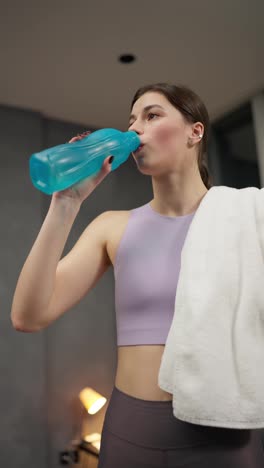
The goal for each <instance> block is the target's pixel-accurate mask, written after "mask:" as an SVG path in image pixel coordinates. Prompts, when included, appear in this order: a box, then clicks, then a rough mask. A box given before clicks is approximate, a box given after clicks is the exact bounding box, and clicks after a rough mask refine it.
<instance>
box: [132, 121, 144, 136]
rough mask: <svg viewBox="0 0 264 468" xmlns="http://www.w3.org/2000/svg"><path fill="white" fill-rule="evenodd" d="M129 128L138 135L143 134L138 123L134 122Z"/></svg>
mask: <svg viewBox="0 0 264 468" xmlns="http://www.w3.org/2000/svg"><path fill="white" fill-rule="evenodd" d="M129 130H133V132H136V133H137V134H138V135H142V134H143V130H142V128H140V126H139V125H138V124H135V123H134V124H132V125H130V127H129Z"/></svg>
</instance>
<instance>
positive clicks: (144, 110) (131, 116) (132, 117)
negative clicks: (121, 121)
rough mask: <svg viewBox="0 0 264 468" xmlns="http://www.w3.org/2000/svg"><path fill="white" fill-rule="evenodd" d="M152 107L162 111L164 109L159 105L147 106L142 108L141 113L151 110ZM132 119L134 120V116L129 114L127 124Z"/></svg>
mask: <svg viewBox="0 0 264 468" xmlns="http://www.w3.org/2000/svg"><path fill="white" fill-rule="evenodd" d="M152 107H159V108H160V109H163V110H164V108H163V107H162V106H160V105H159V104H150V105H149V106H146V107H144V109H143V112H147V111H148V110H150V109H152ZM134 118H135V115H134V114H131V115H130V117H129V123H130V120H131V119H134Z"/></svg>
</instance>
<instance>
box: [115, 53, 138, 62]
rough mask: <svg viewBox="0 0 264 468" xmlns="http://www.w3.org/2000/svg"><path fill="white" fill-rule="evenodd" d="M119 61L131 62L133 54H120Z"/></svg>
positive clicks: (134, 58) (133, 59) (133, 57)
mask: <svg viewBox="0 0 264 468" xmlns="http://www.w3.org/2000/svg"><path fill="white" fill-rule="evenodd" d="M118 60H119V62H121V63H132V62H134V61H135V60H136V57H135V55H133V54H122V55H120V56H119V58H118Z"/></svg>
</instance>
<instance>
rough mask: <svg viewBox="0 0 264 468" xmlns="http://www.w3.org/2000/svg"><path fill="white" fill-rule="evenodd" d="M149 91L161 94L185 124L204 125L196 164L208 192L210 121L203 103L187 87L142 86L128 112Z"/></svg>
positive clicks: (161, 84) (162, 84)
mask: <svg viewBox="0 0 264 468" xmlns="http://www.w3.org/2000/svg"><path fill="white" fill-rule="evenodd" d="M149 91H155V92H158V93H161V94H163V95H164V96H165V97H166V98H167V99H168V101H169V102H170V103H171V104H172V105H173V106H174V107H176V109H178V110H179V111H180V112H181V114H182V115H183V117H184V118H185V119H186V121H187V122H189V123H195V122H201V123H202V124H203V125H204V133H203V138H202V140H201V142H200V143H199V151H198V161H197V162H198V167H199V171H200V174H201V178H202V181H203V183H204V185H205V186H206V188H207V189H208V190H209V188H211V187H212V185H213V181H212V178H211V176H210V174H209V170H208V162H207V146H208V135H209V128H210V120H209V115H208V112H207V109H206V107H205V104H204V103H203V101H202V100H201V98H200V97H199V96H198V95H197V94H196V93H195V92H194V91H192V90H191V89H190V88H188V87H187V86H183V85H178V86H177V85H173V84H169V83H156V84H150V85H146V86H142V87H141V88H139V89H138V90H137V91H136V93H135V95H134V97H133V99H132V104H131V108H130V110H131V109H132V107H133V105H134V103H135V102H136V101H137V100H138V99H139V98H140V97H141V96H143V94H145V93H147V92H149Z"/></svg>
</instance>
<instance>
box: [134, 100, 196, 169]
mask: <svg viewBox="0 0 264 468" xmlns="http://www.w3.org/2000/svg"><path fill="white" fill-rule="evenodd" d="M150 106H151V107H150ZM128 130H129V131H131V130H133V131H135V132H137V134H138V135H139V137H140V140H141V142H142V144H143V147H142V148H139V149H138V150H137V151H135V152H134V153H132V155H133V157H134V159H135V161H136V162H137V164H138V165H139V166H140V168H141V169H143V168H144V169H146V170H147V169H149V170H150V171H151V172H149V173H151V174H154V173H158V172H159V173H160V172H163V171H165V172H167V171H168V170H170V169H172V168H173V167H174V168H175V164H176V165H177V166H179V165H181V164H184V159H185V158H184V155H185V153H186V150H187V141H188V138H189V137H190V136H191V135H192V125H191V124H189V123H187V122H186V121H185V120H184V118H183V116H182V114H181V113H180V112H179V111H178V109H176V108H175V107H174V106H173V105H172V104H171V103H170V102H169V101H168V100H167V98H166V97H165V96H164V95H163V94H161V93H158V92H156V91H155V92H152V91H149V92H147V93H145V94H144V95H143V96H141V97H140V98H139V99H138V100H137V101H136V102H135V103H134V106H133V108H132V110H131V115H130V119H129V127H128ZM197 132H198V133H199V131H198V130H197ZM186 162H187V161H185V163H186ZM153 171H154V172H153Z"/></svg>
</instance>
